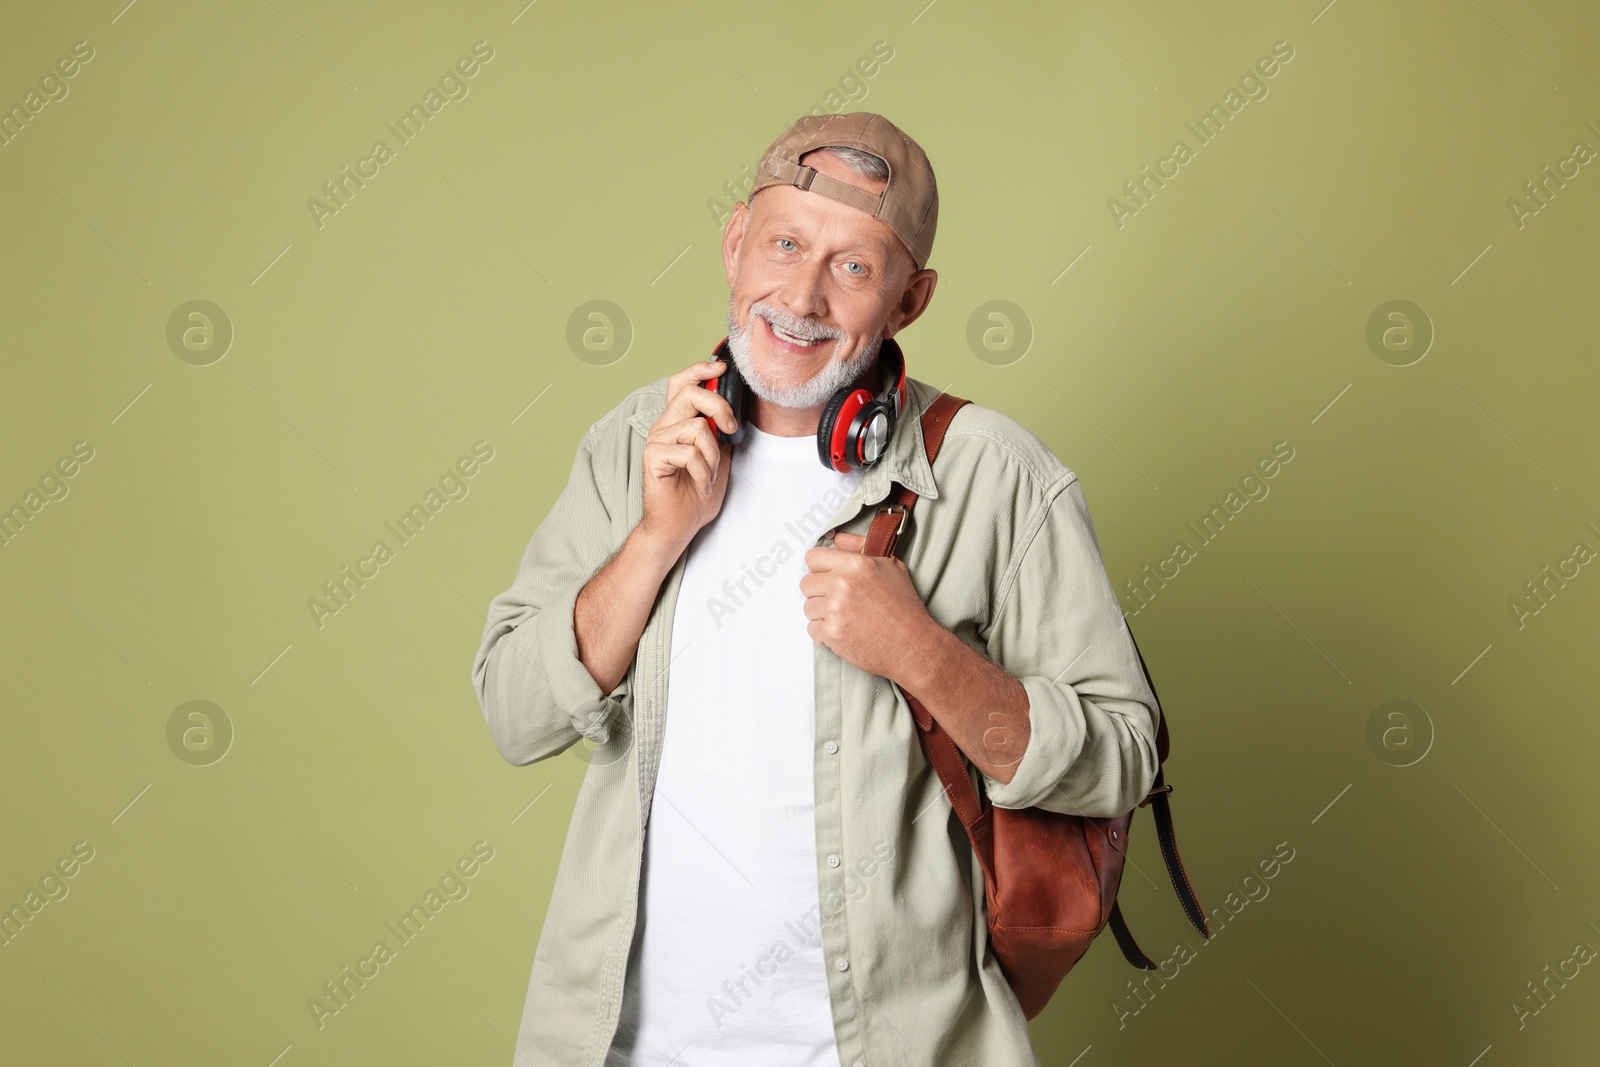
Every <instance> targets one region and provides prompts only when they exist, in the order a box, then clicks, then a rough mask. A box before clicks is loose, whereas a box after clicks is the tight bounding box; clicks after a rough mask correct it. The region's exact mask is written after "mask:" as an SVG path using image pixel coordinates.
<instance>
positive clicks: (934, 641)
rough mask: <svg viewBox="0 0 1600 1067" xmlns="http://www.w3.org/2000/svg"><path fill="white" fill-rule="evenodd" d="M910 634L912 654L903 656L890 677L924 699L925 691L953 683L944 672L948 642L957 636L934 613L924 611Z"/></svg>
mask: <svg viewBox="0 0 1600 1067" xmlns="http://www.w3.org/2000/svg"><path fill="white" fill-rule="evenodd" d="M908 637H909V641H910V645H911V649H910V654H909V655H906V656H903V657H901V658H900V666H899V669H898V670H897V671H896V672H895V675H896V676H895V677H893V678H891V679H890V680H891V681H893V682H895V683H896V684H897V685H899V686H900V688H902V689H904V690H905V691H906V692H908V693H910V694H911V695H912V696H915V697H916V698H917V699H919V700H924V694H926V693H929V692H933V691H936V690H938V689H941V688H944V687H945V686H947V685H949V684H950V682H949V680H948V679H947V678H946V677H945V673H944V672H945V666H944V664H945V662H946V661H947V660H948V659H949V648H948V645H947V644H946V642H948V641H951V640H956V636H955V635H954V634H952V633H951V632H950V631H949V630H947V629H945V628H944V627H943V626H940V625H939V623H938V621H937V620H935V619H934V617H933V616H932V615H927V614H924V615H923V616H922V618H921V619H920V620H919V622H918V624H917V625H916V626H915V627H914V628H912V629H911V630H910V631H909V634H908ZM924 703H926V701H925V700H924Z"/></svg>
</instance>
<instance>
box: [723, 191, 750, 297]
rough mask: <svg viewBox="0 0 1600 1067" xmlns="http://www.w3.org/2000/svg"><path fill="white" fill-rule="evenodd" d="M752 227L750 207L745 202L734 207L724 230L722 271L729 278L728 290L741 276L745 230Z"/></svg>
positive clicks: (740, 202)
mask: <svg viewBox="0 0 1600 1067" xmlns="http://www.w3.org/2000/svg"><path fill="white" fill-rule="evenodd" d="M749 225H750V205H748V204H747V203H745V202H744V201H743V200H741V201H739V202H738V203H737V204H735V205H733V214H732V215H730V216H729V217H728V224H727V225H726V226H724V227H723V229H722V269H723V271H724V273H726V274H727V277H728V288H729V289H730V290H731V289H732V288H733V287H734V286H733V283H734V279H736V278H737V277H738V276H739V255H740V252H741V251H742V250H743V248H744V235H745V230H746V228H747V227H749Z"/></svg>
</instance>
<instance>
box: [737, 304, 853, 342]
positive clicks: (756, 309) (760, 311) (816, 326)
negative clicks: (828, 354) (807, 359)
mask: <svg viewBox="0 0 1600 1067" xmlns="http://www.w3.org/2000/svg"><path fill="white" fill-rule="evenodd" d="M757 315H760V316H761V317H762V318H764V319H766V320H767V321H768V322H769V323H771V324H772V325H774V326H776V327H778V328H779V329H780V330H783V331H784V332H785V333H791V334H793V335H794V336H796V337H803V338H805V339H806V340H808V341H826V340H838V339H839V338H842V337H843V336H844V331H843V330H841V329H838V328H837V327H834V326H826V325H824V324H822V323H820V322H811V321H809V320H806V319H800V318H796V317H795V316H793V315H790V314H789V313H788V312H786V311H784V310H782V309H781V308H775V307H773V306H772V305H770V304H762V303H759V302H758V303H754V304H751V305H750V317H749V318H748V319H747V320H745V327H744V328H745V331H746V332H749V331H750V330H752V329H754V327H755V317H756V316H757Z"/></svg>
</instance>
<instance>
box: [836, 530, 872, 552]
mask: <svg viewBox="0 0 1600 1067" xmlns="http://www.w3.org/2000/svg"><path fill="white" fill-rule="evenodd" d="M833 545H834V547H835V548H839V549H843V550H844V551H846V552H856V553H859V552H860V551H861V550H862V549H864V548H865V547H866V546H867V539H866V537H865V536H863V535H862V534H853V533H846V532H845V531H844V530H835V531H834V532H833Z"/></svg>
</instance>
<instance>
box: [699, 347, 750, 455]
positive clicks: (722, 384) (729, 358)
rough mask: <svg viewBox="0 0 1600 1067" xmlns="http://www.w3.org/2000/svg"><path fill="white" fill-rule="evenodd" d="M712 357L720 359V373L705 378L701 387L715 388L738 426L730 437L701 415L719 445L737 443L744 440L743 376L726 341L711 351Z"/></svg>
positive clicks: (708, 418) (707, 417)
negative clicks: (729, 442)
mask: <svg viewBox="0 0 1600 1067" xmlns="http://www.w3.org/2000/svg"><path fill="white" fill-rule="evenodd" d="M712 358H713V359H720V360H721V361H722V373H721V374H719V375H717V376H716V377H715V378H707V379H706V380H705V381H703V382H701V383H700V384H701V387H702V388H706V389H715V390H716V394H717V395H718V396H720V397H721V398H722V399H724V400H726V401H727V402H728V406H729V407H731V408H733V421H734V422H736V423H737V424H738V428H737V429H736V430H734V432H733V435H732V436H731V437H730V436H729V435H728V434H726V433H724V432H723V431H722V428H721V427H720V426H718V425H717V424H716V422H715V421H713V420H712V418H711V417H710V416H709V415H706V416H702V417H703V418H704V419H705V420H706V422H708V423H710V425H711V434H712V438H713V439H714V440H715V441H716V442H717V444H719V445H720V444H722V442H724V441H732V442H733V443H734V444H738V443H739V442H740V441H743V440H744V395H745V384H744V376H743V375H741V374H740V373H739V365H738V364H737V363H735V362H734V361H733V354H732V353H731V352H729V351H728V346H727V344H726V343H724V344H722V345H721V346H720V347H719V348H718V349H717V350H716V352H714V353H712Z"/></svg>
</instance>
